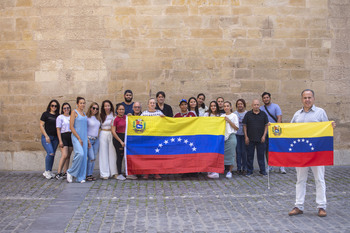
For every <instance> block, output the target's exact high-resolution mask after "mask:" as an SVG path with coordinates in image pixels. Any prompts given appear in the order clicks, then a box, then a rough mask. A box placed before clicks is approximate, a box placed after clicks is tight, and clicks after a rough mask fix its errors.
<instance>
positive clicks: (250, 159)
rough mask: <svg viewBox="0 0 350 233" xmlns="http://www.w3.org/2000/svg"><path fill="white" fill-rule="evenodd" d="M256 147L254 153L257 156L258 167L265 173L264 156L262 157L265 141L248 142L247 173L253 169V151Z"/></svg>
mask: <svg viewBox="0 0 350 233" xmlns="http://www.w3.org/2000/svg"><path fill="white" fill-rule="evenodd" d="M255 148H256V153H257V157H258V164H259V168H260V173H261V174H265V173H266V171H265V157H264V152H265V143H261V142H249V145H248V146H247V155H248V156H247V158H248V159H247V166H248V172H247V174H253V171H254V166H253V162H254V152H255Z"/></svg>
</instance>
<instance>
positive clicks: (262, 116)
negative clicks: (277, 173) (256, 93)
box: [243, 100, 269, 176]
mask: <svg viewBox="0 0 350 233" xmlns="http://www.w3.org/2000/svg"><path fill="white" fill-rule="evenodd" d="M259 107H260V102H259V100H253V103H252V108H253V109H252V110H251V111H249V112H247V114H245V116H244V118H243V131H244V138H245V144H246V145H247V168H248V169H247V170H248V171H247V175H246V176H251V175H252V174H253V170H254V167H253V162H254V151H255V148H256V151H257V157H258V164H259V168H260V175H263V176H266V175H267V173H266V170H265V160H264V159H265V158H264V151H265V139H266V134H267V127H268V123H269V120H268V118H267V115H266V113H265V112H263V111H261V110H260V109H259Z"/></svg>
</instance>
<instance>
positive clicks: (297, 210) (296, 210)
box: [288, 207, 304, 216]
mask: <svg viewBox="0 0 350 233" xmlns="http://www.w3.org/2000/svg"><path fill="white" fill-rule="evenodd" d="M303 213H304V212H303V211H302V210H300V209H299V208H298V207H294V208H293V209H292V210H291V211H290V212H289V213H288V215H289V216H293V215H298V214H303Z"/></svg>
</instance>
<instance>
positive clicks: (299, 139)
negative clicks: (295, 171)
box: [269, 121, 333, 167]
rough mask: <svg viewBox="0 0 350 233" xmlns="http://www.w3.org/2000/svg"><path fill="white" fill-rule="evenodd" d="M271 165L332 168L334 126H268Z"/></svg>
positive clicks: (275, 124)
mask: <svg viewBox="0 0 350 233" xmlns="http://www.w3.org/2000/svg"><path fill="white" fill-rule="evenodd" d="M269 165H270V166H283V167H310V166H326V165H333V127H332V122H331V121H327V122H310V123H272V124H271V125H270V126H269Z"/></svg>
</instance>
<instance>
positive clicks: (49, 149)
mask: <svg viewBox="0 0 350 233" xmlns="http://www.w3.org/2000/svg"><path fill="white" fill-rule="evenodd" d="M49 138H50V143H47V142H46V139H45V136H44V135H41V145H43V147H44V149H45V151H46V157H45V171H52V166H53V162H54V161H55V153H56V149H57V146H58V142H59V141H58V137H57V136H49Z"/></svg>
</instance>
